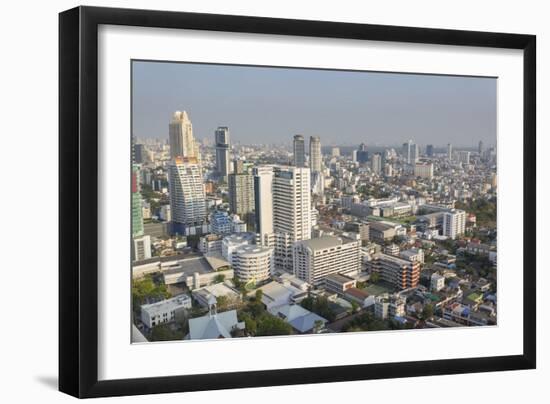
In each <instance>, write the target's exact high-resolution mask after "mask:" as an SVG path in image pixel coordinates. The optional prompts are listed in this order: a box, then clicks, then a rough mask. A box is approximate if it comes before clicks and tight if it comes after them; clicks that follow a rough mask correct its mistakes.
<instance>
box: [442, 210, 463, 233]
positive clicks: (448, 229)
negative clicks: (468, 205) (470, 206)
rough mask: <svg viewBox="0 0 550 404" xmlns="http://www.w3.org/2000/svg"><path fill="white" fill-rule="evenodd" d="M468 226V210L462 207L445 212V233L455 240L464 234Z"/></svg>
mask: <svg viewBox="0 0 550 404" xmlns="http://www.w3.org/2000/svg"><path fill="white" fill-rule="evenodd" d="M465 227H466V212H465V211H463V210H460V209H451V210H449V211H447V212H444V213H443V235H444V236H447V237H449V238H452V239H453V240H454V239H455V238H456V237H457V236H459V235H461V234H464V229H465Z"/></svg>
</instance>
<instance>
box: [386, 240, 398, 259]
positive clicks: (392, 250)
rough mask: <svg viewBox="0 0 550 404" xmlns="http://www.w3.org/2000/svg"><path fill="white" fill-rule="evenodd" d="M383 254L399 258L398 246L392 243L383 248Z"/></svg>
mask: <svg viewBox="0 0 550 404" xmlns="http://www.w3.org/2000/svg"><path fill="white" fill-rule="evenodd" d="M384 254H388V255H393V256H394V257H397V256H399V246H398V245H397V244H394V243H391V244H388V245H387V246H384Z"/></svg>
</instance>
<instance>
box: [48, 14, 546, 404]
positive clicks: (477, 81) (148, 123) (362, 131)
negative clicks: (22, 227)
mask: <svg viewBox="0 0 550 404" xmlns="http://www.w3.org/2000/svg"><path fill="white" fill-rule="evenodd" d="M59 33H60V35H59V46H60V49H59V83H60V87H59V99H60V105H59V111H60V112H59V114H60V115H59V127H60V129H59V147H60V149H59V152H60V153H59V154H60V162H59V164H60V198H59V199H60V224H59V226H60V254H59V259H60V268H59V271H60V273H59V286H60V287H59V291H60V295H59V307H60V323H59V352H60V353H59V388H60V390H61V391H63V392H65V393H68V394H70V395H73V396H76V397H101V396H116V395H132V394H149V393H164V392H183V391H196V390H209V389H226V388H242V387H259V386H272V385H288V384H301V383H325V382H334V381H347V380H361V379H379V378H394V377H411V376H426V375H441V374H457V373H467V372H487V371H500V370H515V369H533V368H535V363H536V361H535V358H536V353H535V352H536V341H535V334H536V330H535V301H536V290H535V272H536V271H535V265H536V263H535V250H536V243H535V234H536V218H535V195H536V190H535V120H536V116H535V99H536V97H535V65H536V63H535V52H536V50H535V48H536V45H535V44H536V40H535V37H534V36H532V35H522V34H505V33H489V32H471V31H456V30H445V29H425V28H410V27H396V26H380V25H366V24H351V23H339V22H325V21H309V20H285V19H274V18H260V17H245V16H227V15H213V14H196V13H180V12H165V11H146V10H125V9H108V8H94V7H78V8H75V9H71V10H68V11H65V12H63V13H61V14H60V17H59ZM522 229H523V231H522Z"/></svg>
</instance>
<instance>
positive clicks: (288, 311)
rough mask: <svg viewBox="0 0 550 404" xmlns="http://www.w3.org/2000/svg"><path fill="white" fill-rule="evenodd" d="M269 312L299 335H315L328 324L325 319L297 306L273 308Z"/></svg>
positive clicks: (287, 305)
mask: <svg viewBox="0 0 550 404" xmlns="http://www.w3.org/2000/svg"><path fill="white" fill-rule="evenodd" d="M269 312H270V313H271V314H272V315H274V316H277V317H279V318H281V319H283V320H284V321H286V322H287V323H288V324H290V325H291V326H292V328H293V329H294V330H295V331H297V332H298V333H300V334H307V333H317V332H319V331H321V330H322V329H323V328H324V327H325V325H326V324H327V322H328V321H327V319H325V318H323V317H321V316H319V315H318V314H315V313H312V312H311V311H309V310H306V309H304V308H303V307H302V306H300V305H297V304H286V305H283V306H278V307H273V308H271V309H269Z"/></svg>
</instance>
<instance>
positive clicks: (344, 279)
mask: <svg viewBox="0 0 550 404" xmlns="http://www.w3.org/2000/svg"><path fill="white" fill-rule="evenodd" d="M356 285H357V281H356V280H355V279H353V278H350V277H348V276H345V275H342V274H338V273H335V274H330V275H327V276H326V277H325V289H327V290H329V291H331V292H335V293H338V294H339V295H343V294H344V293H345V292H346V290H348V289H349V288H354V287H355V286H356Z"/></svg>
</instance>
